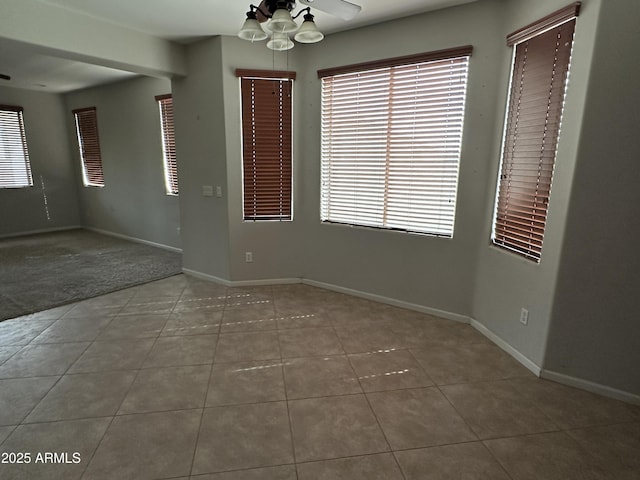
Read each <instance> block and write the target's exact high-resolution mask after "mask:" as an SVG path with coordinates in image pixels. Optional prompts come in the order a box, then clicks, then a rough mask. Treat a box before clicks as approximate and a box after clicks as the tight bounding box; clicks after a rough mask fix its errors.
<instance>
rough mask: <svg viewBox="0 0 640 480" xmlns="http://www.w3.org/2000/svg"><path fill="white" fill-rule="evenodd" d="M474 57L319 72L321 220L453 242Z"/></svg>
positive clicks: (433, 57)
mask: <svg viewBox="0 0 640 480" xmlns="http://www.w3.org/2000/svg"><path fill="white" fill-rule="evenodd" d="M471 52H472V47H470V46H467V47H460V48H456V49H449V50H442V51H438V52H431V53H425V54H421V55H413V56H409V57H401V58H395V59H389V60H382V61H379V62H373V63H366V64H360V65H350V66H346V67H338V68H335V69H327V70H321V71H319V72H318V76H319V77H320V78H321V79H322V141H321V142H322V167H321V169H322V185H321V202H320V203H321V212H320V214H321V220H322V221H324V222H335V223H343V224H349V225H362V226H368V227H377V228H384V229H394V230H401V231H406V232H415V233H423V234H430V235H437V236H444V237H452V236H453V228H454V217H455V208H456V192H457V185H458V166H459V163H460V149H461V143H462V126H463V120H464V106H465V95H466V86H467V70H468V63H469V57H470V55H471Z"/></svg>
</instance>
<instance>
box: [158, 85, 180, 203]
mask: <svg viewBox="0 0 640 480" xmlns="http://www.w3.org/2000/svg"><path fill="white" fill-rule="evenodd" d="M156 101H157V102H158V106H159V108H160V131H161V132H162V156H163V159H164V183H165V187H166V189H167V193H168V194H169V195H178V162H177V160H176V135H175V128H174V125H173V97H172V96H171V94H168V95H158V96H157V97H156Z"/></svg>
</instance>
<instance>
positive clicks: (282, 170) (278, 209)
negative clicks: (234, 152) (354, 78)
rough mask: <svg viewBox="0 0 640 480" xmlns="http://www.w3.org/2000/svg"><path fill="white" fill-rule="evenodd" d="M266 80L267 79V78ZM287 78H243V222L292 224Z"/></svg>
mask: <svg viewBox="0 0 640 480" xmlns="http://www.w3.org/2000/svg"><path fill="white" fill-rule="evenodd" d="M265 76H266V75H265ZM292 86H293V80H292V79H291V78H259V74H258V75H256V74H255V72H254V75H253V76H251V77H242V78H241V90H242V160H243V162H242V164H243V187H244V191H243V206H244V219H245V220H291V218H292V216H291V203H292V202H291V195H292V181H291V175H292V166H291V150H292V142H291V94H292Z"/></svg>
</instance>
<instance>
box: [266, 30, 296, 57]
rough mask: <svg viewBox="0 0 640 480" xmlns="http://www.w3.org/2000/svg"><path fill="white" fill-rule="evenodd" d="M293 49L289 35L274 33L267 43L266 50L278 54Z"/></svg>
mask: <svg viewBox="0 0 640 480" xmlns="http://www.w3.org/2000/svg"><path fill="white" fill-rule="evenodd" d="M293 47H294V43H293V42H292V41H291V39H290V38H289V35H287V34H286V33H281V32H274V33H273V36H272V37H271V39H270V40H269V41H268V42H267V48H269V49H271V50H276V51H278V52H283V51H285V50H291V49H292V48H293Z"/></svg>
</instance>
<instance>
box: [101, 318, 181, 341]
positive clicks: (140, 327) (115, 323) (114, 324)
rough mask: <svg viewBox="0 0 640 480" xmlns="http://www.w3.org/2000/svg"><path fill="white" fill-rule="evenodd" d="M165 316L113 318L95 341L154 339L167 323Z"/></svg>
mask: <svg viewBox="0 0 640 480" xmlns="http://www.w3.org/2000/svg"><path fill="white" fill-rule="evenodd" d="M167 318H168V316H167V315H123V316H117V317H114V319H113V320H112V321H111V323H110V324H109V325H108V326H107V327H106V328H105V329H104V330H103V331H102V333H100V335H98V337H97V338H96V341H111V340H126V339H134V338H154V337H157V336H158V335H160V332H161V331H162V329H163V328H164V326H165V324H166V323H167Z"/></svg>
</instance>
